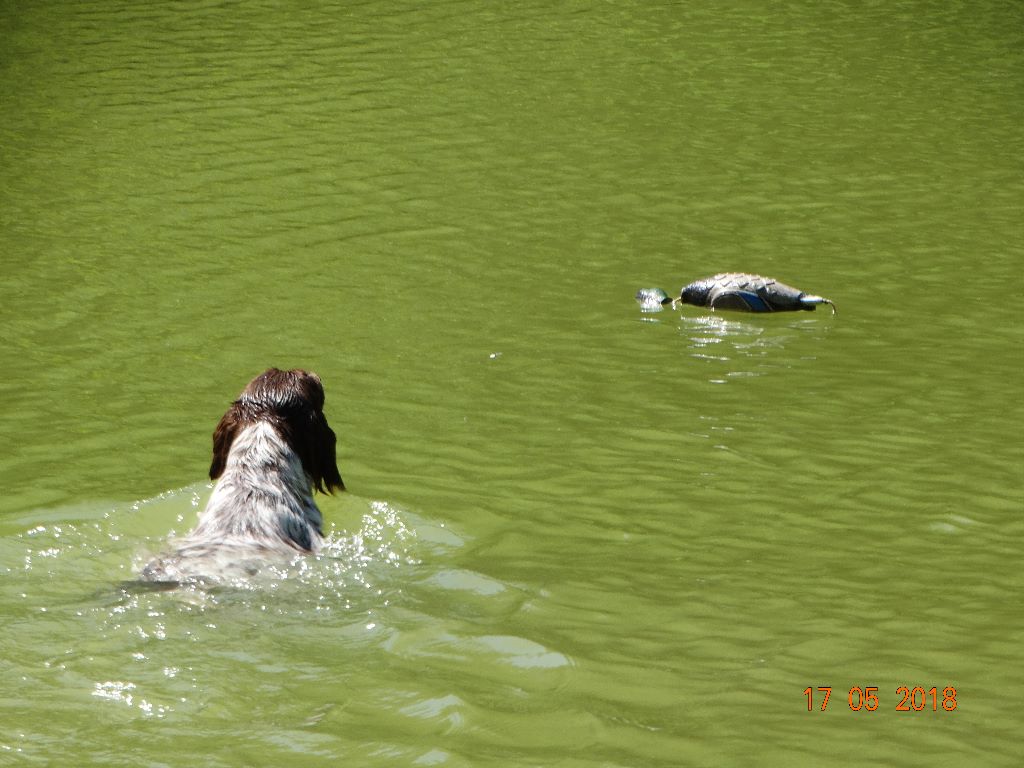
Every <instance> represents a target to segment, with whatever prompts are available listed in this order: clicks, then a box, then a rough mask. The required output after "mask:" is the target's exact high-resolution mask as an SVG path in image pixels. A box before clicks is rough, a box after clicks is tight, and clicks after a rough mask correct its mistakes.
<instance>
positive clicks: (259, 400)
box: [210, 368, 345, 493]
mask: <svg viewBox="0 0 1024 768" xmlns="http://www.w3.org/2000/svg"><path fill="white" fill-rule="evenodd" d="M323 408H324V385H323V384H322V383H321V381H320V377H319V376H317V375H316V374H315V373H313V372H311V371H303V370H301V369H298V368H296V369H294V370H291V371H282V370H279V369H277V368H268V369H267V370H266V371H264V372H263V373H261V374H260V375H259V376H257V377H256V378H255V379H253V380H252V381H250V382H249V384H248V385H247V386H246V388H245V389H244V390H243V391H242V394H241V395H240V396H239V398H238V399H237V400H235V402H233V403H232V404H231V407H230V408H228V411H227V413H225V414H224V416H223V418H221V420H220V423H219V424H218V425H217V428H216V429H215V430H214V432H213V462H212V463H211V464H210V479H211V480H216V479H217V478H218V477H220V476H221V474H223V472H224V467H225V466H226V464H227V459H228V453H229V452H230V450H231V444H232V443H233V442H234V440H235V437H236V436H237V435H238V433H239V432H240V431H241V430H242V429H243V428H244V427H246V426H248V425H250V424H255V423H257V422H260V421H264V422H267V423H269V424H271V425H272V426H273V427H274V429H275V430H276V431H277V433H278V434H279V435H280V436H281V438H282V439H283V440H284V441H285V442H286V443H288V445H289V446H290V447H291V449H292V450H293V451H295V453H296V454H297V455H298V456H299V458H300V459H301V460H302V467H303V469H305V471H306V474H307V475H309V477H310V479H311V481H312V483H313V487H314V488H315V489H316V490H318V491H320V492H321V493H333V492H334V491H335V490H339V491H343V490H345V484H344V483H343V482H342V480H341V473H340V472H339V471H338V464H337V458H336V456H335V446H336V443H337V438H336V437H335V435H334V430H332V429H331V428H330V426H329V425H328V424H327V418H326V417H325V416H324V412H323Z"/></svg>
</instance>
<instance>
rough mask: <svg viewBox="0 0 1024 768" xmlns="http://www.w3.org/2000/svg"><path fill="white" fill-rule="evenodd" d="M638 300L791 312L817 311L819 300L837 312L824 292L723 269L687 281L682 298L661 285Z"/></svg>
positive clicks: (754, 310)
mask: <svg viewBox="0 0 1024 768" xmlns="http://www.w3.org/2000/svg"><path fill="white" fill-rule="evenodd" d="M637 300H638V301H639V302H640V303H641V304H642V305H644V306H650V305H652V304H654V303H658V304H660V305H662V306H664V305H666V304H671V305H672V307H673V308H674V307H675V305H676V303H677V302H681V303H683V304H692V305H694V306H696V307H707V308H708V309H710V310H712V311H714V310H718V309H733V310H739V311H741V312H791V311H795V310H805V311H812V312H813V311H814V309H815V308H816V307H817V305H819V304H828V305H830V306H831V307H832V312H833V314H835V311H836V308H835V304H833V303H832V302H831V301H829V300H828V299H826V298H824V297H823V296H816V295H814V294H811V293H805V292H803V291H801V290H799V289H797V288H794V287H793V286H791V285H786V284H785V283H780V282H779V281H778V280H775V279H773V278H770V277H762V276H761V275H753V274H749V273H747V272H722V273H720V274H717V275H714V276H712V277H705V278H703V279H702V280H695V281H694V282H692V283H690V284H689V285H684V286H683V287H682V290H680V291H679V298H678V299H672V298H669V297H668V296H667V294H665V292H664V291H662V290H661V289H659V288H645V289H642V290H641V291H640V292H639V293H637Z"/></svg>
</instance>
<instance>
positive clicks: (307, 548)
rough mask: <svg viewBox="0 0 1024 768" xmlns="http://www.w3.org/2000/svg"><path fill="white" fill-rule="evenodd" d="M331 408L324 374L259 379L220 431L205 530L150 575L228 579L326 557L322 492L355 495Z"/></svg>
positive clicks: (148, 569)
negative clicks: (349, 489)
mask: <svg viewBox="0 0 1024 768" xmlns="http://www.w3.org/2000/svg"><path fill="white" fill-rule="evenodd" d="M323 406H324V390H323V385H322V383H321V382H320V378H319V377H318V376H317V375H316V374H315V373H311V372H308V371H303V370H292V371H281V370H278V369H277V368H270V369H268V370H267V371H265V372H263V373H262V374H260V375H259V376H257V377H256V378H255V379H253V380H252V381H251V382H249V384H248V386H246V388H245V390H243V392H242V394H241V396H240V397H239V398H238V399H237V400H236V401H235V402H234V403H232V404H231V407H230V408H229V409H228V411H227V413H225V414H224V416H223V418H221V420H220V423H219V424H217V428H216V429H215V430H214V433H213V461H212V462H211V464H210V478H211V479H212V480H216V481H217V484H216V486H215V487H214V489H213V494H212V495H211V496H210V500H209V502H207V504H206V508H205V509H204V510H203V512H202V514H200V516H199V523H198V524H197V525H196V527H195V528H194V529H192V531H190V532H189V533H188V534H187V535H186V536H185V537H184V538H183V539H181V540H180V541H178V542H177V546H176V548H175V549H174V550H173V551H171V552H169V553H167V554H164V555H161V556H159V557H156V558H154V559H153V560H151V561H150V562H149V563H148V564H147V565H146V566H145V567H144V568H143V569H142V572H141V577H142V578H143V579H144V580H147V581H163V582H166V581H171V582H179V581H188V580H214V581H220V580H224V579H227V578H232V577H242V576H246V575H251V574H253V573H255V572H256V571H258V570H259V569H260V568H261V566H262V565H264V564H265V563H266V561H267V560H281V559H288V558H291V557H293V556H295V555H296V554H299V553H315V552H317V551H318V550H319V548H320V545H321V543H322V541H323V517H322V515H321V514H320V510H319V508H318V507H317V505H316V502H315V501H314V500H313V492H314V491H320V492H321V493H332V492H333V491H335V490H344V488H345V485H344V483H343V482H342V479H341V474H340V473H339V471H338V466H337V460H336V458H335V447H336V438H335V435H334V431H333V430H332V429H331V428H330V426H329V425H328V423H327V419H326V417H325V416H324V414H323Z"/></svg>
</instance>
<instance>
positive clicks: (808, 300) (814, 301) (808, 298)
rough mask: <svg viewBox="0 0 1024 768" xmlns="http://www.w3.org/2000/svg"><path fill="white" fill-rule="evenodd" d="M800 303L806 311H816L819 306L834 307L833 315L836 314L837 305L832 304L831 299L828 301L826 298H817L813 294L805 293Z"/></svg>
mask: <svg viewBox="0 0 1024 768" xmlns="http://www.w3.org/2000/svg"><path fill="white" fill-rule="evenodd" d="M800 303H801V304H803V305H804V309H814V308H815V306H817V305H818V304H828V305H829V306H830V307H832V314H833V315H834V314H835V313H836V305H835V304H833V303H832V300H831V299H826V298H825V297H824V296H815V295H814V294H813V293H805V294H804V295H803V296H801V297H800Z"/></svg>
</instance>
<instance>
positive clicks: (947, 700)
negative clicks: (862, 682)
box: [804, 685, 957, 712]
mask: <svg viewBox="0 0 1024 768" xmlns="http://www.w3.org/2000/svg"><path fill="white" fill-rule="evenodd" d="M841 695H842V694H840V696H841ZM804 696H806V697H807V711H808V712H813V711H814V710H815V709H817V710H818V711H819V712H824V711H825V710H826V709H827V708H828V705H829V700H830V699H831V697H832V686H830V685H819V686H818V687H816V688H815V687H807V688H805V689H804ZM896 699H897V701H896V702H895V704H896V705H895V707H894V711H896V712H924V711H931V712H939V711H943V712H952V711H953V710H955V709H956V707H957V701H956V688H954V687H953V686H951V685H948V686H946V687H945V688H943V689H942V690H941V691H940V690H939V688H938V686H932V687H931V688H925V687H924V686H921V685H918V686H914V687H913V688H911V687H910V686H906V685H901V686H900V687H899V688H897V689H896ZM846 704H847V706H848V707H849V708H850V709H851V710H853V711H854V712H861V711H866V712H874V711H876V710H877V709H879V707H880V706H881V705H882V702H881V699H880V698H879V695H878V686H875V685H868V686H864V687H861V686H859V685H855V686H853V687H852V688H851V689H850V690H849V692H848V693H847V694H846Z"/></svg>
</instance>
